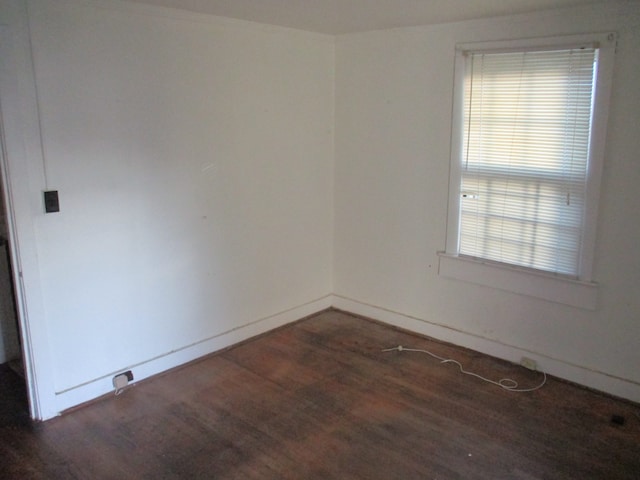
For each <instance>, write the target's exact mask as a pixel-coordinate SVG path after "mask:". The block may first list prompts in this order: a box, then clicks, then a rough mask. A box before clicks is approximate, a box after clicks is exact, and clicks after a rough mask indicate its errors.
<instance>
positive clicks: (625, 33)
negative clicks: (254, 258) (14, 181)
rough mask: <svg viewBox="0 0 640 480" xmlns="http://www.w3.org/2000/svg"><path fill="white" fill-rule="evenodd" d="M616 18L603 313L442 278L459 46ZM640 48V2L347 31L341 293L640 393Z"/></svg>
mask: <svg viewBox="0 0 640 480" xmlns="http://www.w3.org/2000/svg"><path fill="white" fill-rule="evenodd" d="M609 30H615V31H618V32H619V34H620V38H619V45H618V52H617V58H616V65H615V72H614V85H613V98H612V102H611V110H610V118H609V133H608V138H607V151H606V160H605V167H604V179H603V184H602V198H601V205H600V215H599V228H598V238H597V251H596V257H595V280H596V281H597V282H599V284H600V292H599V302H598V309H597V311H595V312H592V311H586V310H581V309H577V308H572V307H567V306H563V305H559V304H554V303H548V302H545V301H542V300H537V299H534V298H529V297H525V296H521V295H517V294H511V293H507V292H504V291H500V290H494V289H491V288H486V287H481V286H477V285H473V284H467V283H462V282H459V281H455V280H449V279H446V278H443V277H441V276H438V257H437V255H436V252H437V251H439V250H444V248H445V234H446V218H447V198H448V179H449V149H450V136H451V109H452V94H453V90H452V87H453V65H454V47H455V44H456V43H459V42H472V41H487V40H498V39H509V38H525V37H538V36H546V35H559V34H570V33H584V32H601V31H609ZM639 51H640V4H638V3H637V2H630V3H629V4H609V5H608V6H600V7H597V8H596V7H589V8H581V9H570V10H559V11H555V12H547V13H542V14H536V15H524V16H517V17H502V18H496V19H489V20H481V21H470V22H463V23H455V24H447V25H439V26H430V27H420V28H406V29H395V30H386V31H376V32H369V33H362V34H354V35H344V36H340V37H338V38H337V43H336V177H335V178H336V184H335V212H336V217H335V225H334V228H335V238H334V292H335V294H336V296H337V297H336V301H335V304H336V305H337V306H339V307H341V308H345V309H347V310H352V311H356V312H358V313H362V314H366V315H371V316H373V317H375V318H378V319H381V320H385V321H388V322H391V323H395V324H397V325H400V326H403V327H407V328H411V329H414V330H417V331H420V332H423V333H426V334H429V335H433V336H435V337H437V338H441V339H444V340H447V341H453V342H455V343H458V344H462V345H467V346H470V347H472V348H475V349H478V350H481V351H485V352H487V353H490V354H492V355H496V356H499V357H503V358H507V359H510V360H514V361H518V360H519V359H520V356H522V355H523V354H524V355H527V356H529V357H533V358H535V359H536V360H537V361H538V362H539V365H540V367H541V368H543V369H546V370H547V371H549V372H551V373H554V374H556V375H559V376H562V377H564V378H568V379H570V380H574V381H577V382H580V383H583V384H586V385H590V386H593V387H596V388H600V389H604V390H607V391H610V392H612V393H614V394H617V395H621V396H625V397H628V398H633V399H634V400H636V401H638V400H640V369H638V365H640V349H639V348H638V345H640V295H638V291H639V290H638V285H640V254H639V253H638V248H637V245H638V243H639V240H640V211H639V210H638V207H637V205H638V202H637V201H636V200H635V193H636V188H635V187H636V185H637V184H638V182H639V181H640V168H639V165H640V164H639V163H638V153H637V152H638V151H640V123H639V122H638V117H639V115H640V89H639V88H638V85H639V84H638V78H640V62H639V61H638V59H639V58H640V55H639V54H638V52H639Z"/></svg>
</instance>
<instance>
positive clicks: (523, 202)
mask: <svg viewBox="0 0 640 480" xmlns="http://www.w3.org/2000/svg"><path fill="white" fill-rule="evenodd" d="M614 48H615V35H614V34H605V35H596V36H589V37H586V36H572V37H564V38H554V39H537V40H531V41H529V40H527V41H520V42H509V43H506V42H500V43H491V44H479V45H478V44H476V45H464V46H461V47H460V48H458V50H457V53H456V85H455V98H454V128H453V139H452V140H453V144H452V159H451V166H452V168H451V179H450V200H449V220H448V231H447V250H446V254H445V255H443V258H446V259H447V260H446V261H445V263H446V262H449V260H450V259H456V260H463V261H465V262H466V264H467V265H469V264H474V263H475V264H476V265H475V266H473V267H471V268H472V269H475V270H478V272H476V276H477V277H478V279H479V280H480V281H481V283H488V284H491V282H492V280H491V276H492V275H491V274H489V273H487V272H491V271H493V272H496V271H497V272H499V271H500V270H501V269H503V270H504V269H507V270H510V272H511V273H509V274H507V275H506V276H505V273H501V274H500V273H498V274H497V275H493V276H498V277H502V280H501V281H498V282H497V284H494V285H493V286H498V287H499V288H507V289H509V290H514V291H516V292H518V293H525V294H531V295H534V296H540V297H543V298H548V299H551V300H554V301H561V302H563V303H569V304H576V303H578V304H580V305H578V306H583V305H582V304H585V305H586V306H587V307H593V306H594V301H593V300H588V297H589V296H590V295H591V294H589V293H588V292H587V293H586V294H585V293H584V292H583V293H582V294H579V295H582V297H581V299H578V300H576V299H575V298H574V296H575V295H574V294H571V295H570V297H572V298H570V299H569V300H563V299H562V298H557V297H558V295H557V294H556V293H553V292H554V291H555V290H558V288H557V287H558V285H557V284H558V283H560V284H565V287H564V288H565V289H566V285H569V290H576V289H577V290H578V291H579V290H584V288H581V287H585V288H586V289H587V290H593V286H594V285H593V284H592V283H591V280H592V279H591V273H592V272H591V270H592V260H593V258H592V257H593V249H594V236H595V220H596V211H597V202H598V189H599V178H600V172H601V169H602V157H603V153H604V131H605V126H606V110H607V102H608V91H609V85H610V78H611V71H612V57H613V52H614ZM442 263H443V262H442V261H441V271H442V270H443V268H442V267H443V264H442ZM478 265H482V266H484V265H488V266H489V268H488V269H487V268H480V269H479V268H478ZM462 269H463V270H464V269H465V267H462ZM459 270H461V267H460V266H456V267H454V268H453V269H451V268H447V265H445V273H446V272H447V271H449V273H451V271H455V272H458V271H459ZM466 270H468V268H466ZM482 270H484V271H485V272H484V273H483V272H482ZM514 271H516V272H517V273H513V272H514ZM458 273H459V272H458ZM528 275H529V276H530V275H534V276H535V278H536V282H537V284H538V285H537V287H535V288H533V289H531V288H530V287H529V286H530V285H531V280H527V279H525V277H527V276H528ZM452 276H456V277H458V276H459V275H452ZM462 276H463V277H465V278H462V279H464V280H471V281H474V279H473V278H468V275H467V274H465V275H462ZM487 276H488V277H487ZM517 278H521V280H517ZM545 278H548V279H552V281H549V282H544V281H543V279H545ZM554 282H555V285H554ZM494 283H495V282H494ZM518 283H520V286H518ZM545 283H547V286H545V285H544V284H545ZM545 291H547V292H550V294H547V293H545ZM591 296H593V295H591ZM585 300H588V301H585Z"/></svg>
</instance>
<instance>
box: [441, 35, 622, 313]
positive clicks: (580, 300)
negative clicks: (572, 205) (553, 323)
mask: <svg viewBox="0 0 640 480" xmlns="http://www.w3.org/2000/svg"><path fill="white" fill-rule="evenodd" d="M616 40H617V35H616V34H615V33H613V32H606V33H596V34H584V35H568V36H561V37H544V38H532V39H520V40H507V41H496V42H481V43H465V44H459V45H457V46H456V57H455V77H454V78H455V84H454V97H453V115H452V127H451V163H450V165H451V167H450V175H449V206H448V215H447V239H446V251H445V252H438V254H439V256H440V266H439V274H440V275H442V276H445V277H449V278H454V279H458V280H463V281H467V282H472V283H477V284H481V285H485V286H489V287H493V288H498V289H502V290H507V291H510V292H513V293H518V294H522V295H528V296H533V297H536V298H541V299H544V300H548V301H551V302H557V303H561V304H565V305H571V306H574V307H580V308H585V309H590V310H594V309H595V308H596V306H597V293H598V288H597V286H598V284H597V283H596V282H594V281H593V257H594V253H595V243H596V242H595V240H596V226H597V217H598V204H599V199H600V195H599V191H600V180H601V177H602V168H603V164H604V153H605V138H606V126H607V120H608V113H609V98H610V95H611V84H612V77H613V60H614V56H615V48H616ZM594 43H595V44H597V45H598V47H599V49H600V52H599V64H598V71H597V77H596V89H595V96H594V100H593V104H594V113H593V122H592V130H591V142H590V147H589V172H588V177H587V199H586V208H585V218H584V220H585V227H584V236H583V249H582V253H581V256H580V268H579V272H580V273H579V278H578V279H577V280H576V279H571V278H565V277H562V276H558V275H555V274H552V273H546V272H542V271H535V270H531V269H524V268H518V267H514V266H509V265H503V264H497V263H495V262H489V261H485V260H482V259H472V258H468V257H464V256H459V255H458V236H459V235H458V234H459V212H460V176H461V165H462V163H461V160H460V159H461V158H462V142H463V108H464V72H465V55H464V54H465V52H467V51H474V52H477V51H509V50H511V51H514V50H515V51H518V50H527V49H540V48H558V47H574V46H578V45H584V44H594Z"/></svg>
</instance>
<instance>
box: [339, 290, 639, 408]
mask: <svg viewBox="0 0 640 480" xmlns="http://www.w3.org/2000/svg"><path fill="white" fill-rule="evenodd" d="M332 305H333V307H334V308H336V309H339V310H343V311H345V312H351V313H353V314H356V315H362V316H363V317H368V318H371V319H373V320H378V321H380V322H384V323H387V324H389V325H394V326H396V327H400V328H403V329H406V330H410V331H412V332H416V333H419V334H422V335H426V336H428V337H431V338H434V339H436V340H440V341H444V342H449V343H452V344H454V345H459V346H462V347H466V348H470V349H472V350H475V351H477V352H481V353H484V354H487V355H490V356H492V357H496V358H500V359H503V360H507V361H510V362H513V363H519V362H520V359H521V358H522V357H523V356H525V357H528V358H531V359H533V360H535V361H536V363H537V365H538V369H539V370H541V371H544V372H546V373H548V374H550V375H553V376H555V377H558V378H562V379H565V380H569V381H570V382H574V383H577V384H580V385H583V386H585V387H589V388H592V389H595V390H599V391H601V392H605V393H608V394H610V395H615V396H616V397H620V398H625V399H628V400H631V401H634V402H640V384H638V383H637V382H634V381H632V380H627V379H624V378H619V377H615V376H613V375H609V374H606V373H604V372H599V371H595V370H592V369H589V368H587V367H582V366H579V365H573V364H571V363H567V362H564V361H562V360H559V359H555V358H551V357H549V356H547V355H544V354H541V353H538V352H534V351H530V350H526V349H523V348H520V347H516V346H513V345H507V344H504V343H500V342H497V341H495V340H491V339H488V338H484V337H481V336H478V335H474V334H472V333H469V332H464V331H461V330H455V329H453V328H450V327H447V326H444V325H439V324H436V323H432V322H429V321H427V320H424V319H420V318H416V317H412V316H410V315H405V314H402V313H399V312H394V311H391V310H388V309H385V308H382V307H379V306H374V305H368V304H366V303H362V302H359V301H357V300H353V299H350V298H346V297H342V296H340V295H334V296H333V302H332ZM394 346H396V345H383V346H382V347H394ZM405 346H407V345H405Z"/></svg>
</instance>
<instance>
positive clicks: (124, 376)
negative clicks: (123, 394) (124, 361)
mask: <svg viewBox="0 0 640 480" xmlns="http://www.w3.org/2000/svg"><path fill="white" fill-rule="evenodd" d="M132 381H133V373H132V372H131V370H127V371H126V372H122V373H120V374H118V375H116V376H115V377H113V386H114V387H115V389H116V390H122V389H123V388H124V387H126V386H127V385H129V382H132Z"/></svg>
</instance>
